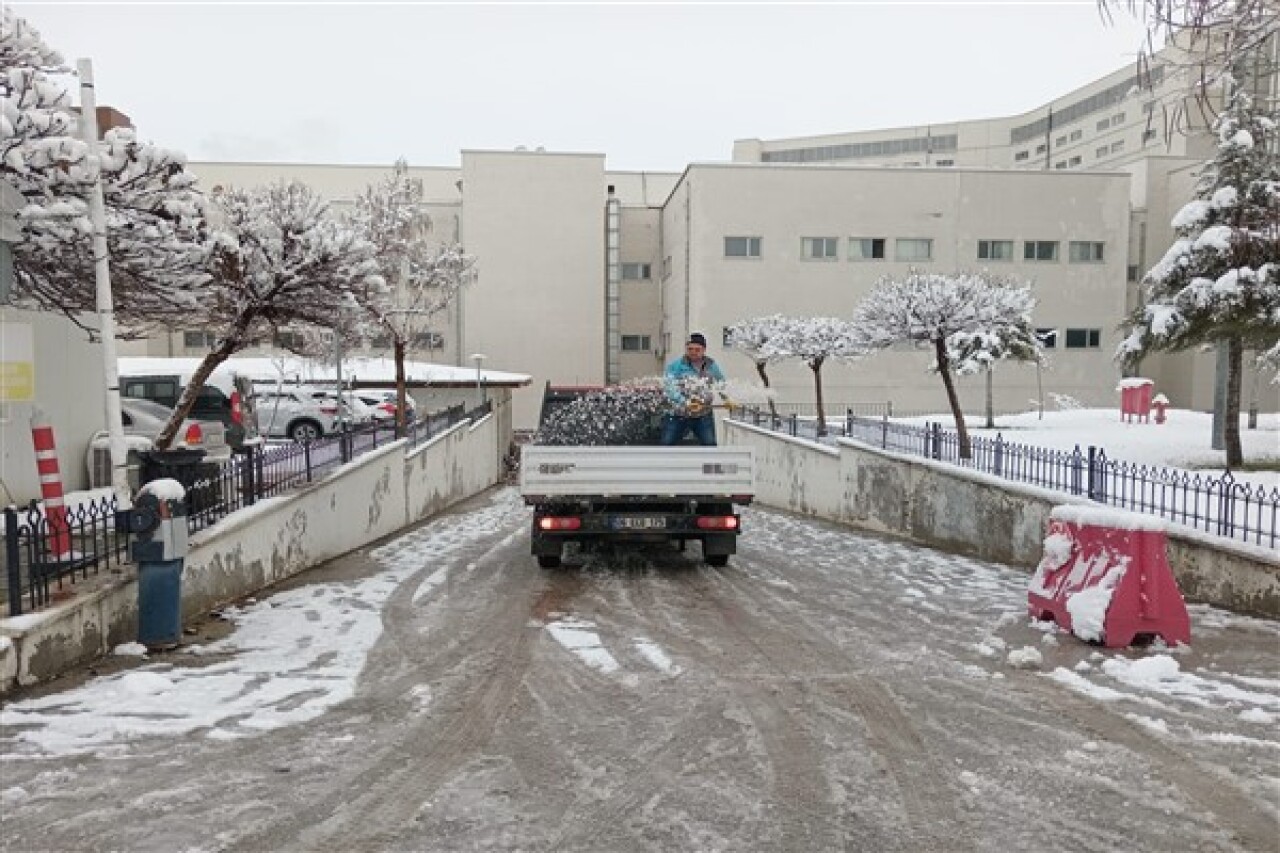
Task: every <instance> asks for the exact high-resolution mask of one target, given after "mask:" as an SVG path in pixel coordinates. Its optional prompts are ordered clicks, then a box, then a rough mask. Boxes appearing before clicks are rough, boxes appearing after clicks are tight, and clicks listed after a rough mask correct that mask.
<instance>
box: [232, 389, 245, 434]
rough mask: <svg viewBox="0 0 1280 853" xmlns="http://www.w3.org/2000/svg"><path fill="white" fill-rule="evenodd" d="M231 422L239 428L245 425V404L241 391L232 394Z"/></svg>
mask: <svg viewBox="0 0 1280 853" xmlns="http://www.w3.org/2000/svg"><path fill="white" fill-rule="evenodd" d="M231 422H232V423H233V424H236V425H237V426H240V425H242V424H244V404H243V403H242V402H241V399H240V392H239V391H232V392H231Z"/></svg>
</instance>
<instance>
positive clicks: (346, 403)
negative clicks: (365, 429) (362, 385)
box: [310, 388, 378, 427]
mask: <svg viewBox="0 0 1280 853" xmlns="http://www.w3.org/2000/svg"><path fill="white" fill-rule="evenodd" d="M310 394H311V399H313V400H324V401H328V402H329V403H331V404H334V405H336V404H337V402H338V392H336V391H334V390H333V389H332V388H323V389H313V390H311V392H310ZM342 405H343V408H344V409H345V410H346V411H347V412H348V413H349V418H348V419H349V420H350V421H351V424H352V425H353V426H357V427H359V426H364V425H365V424H371V423H373V422H374V421H376V420H377V419H378V412H377V410H376V409H374V407H373V406H371V405H369V404H368V403H366V402H365V401H364V400H363V399H361V398H360V397H359V396H357V395H356V392H354V391H343V392H342Z"/></svg>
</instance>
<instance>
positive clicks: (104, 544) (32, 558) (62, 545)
mask: <svg viewBox="0 0 1280 853" xmlns="http://www.w3.org/2000/svg"><path fill="white" fill-rule="evenodd" d="M116 515H117V513H116V499H115V496H114V495H112V496H110V497H102V498H99V499H97V500H93V501H89V502H86V503H81V504H77V505H75V506H71V507H68V509H67V514H66V520H65V522H64V521H62V520H61V519H59V518H57V517H49V516H46V515H45V513H44V510H43V508H42V507H40V506H39V505H32V506H30V507H27V508H26V509H18V508H16V507H12V506H9V507H5V509H4V557H5V566H6V569H7V572H6V578H7V583H6V584H5V590H6V593H7V596H8V600H9V615H10V616H17V615H19V614H21V613H22V612H23V609H24V608H23V602H24V599H25V600H26V608H25V609H27V610H35V609H38V608H40V607H44V606H45V605H46V604H48V603H49V602H50V601H52V600H53V598H54V597H55V596H56V595H57V594H58V593H59V591H60V590H62V589H63V588H64V586H65V585H67V584H71V583H75V581H76V579H77V578H80V579H83V578H87V577H88V576H89V575H90V574H97V573H98V572H100V571H102V570H109V569H112V568H117V569H118V568H119V566H120V565H122V564H123V563H124V562H125V561H126V560H128V556H129V554H128V551H129V548H128V545H129V534H128V532H127V530H126V529H125V528H123V527H122V526H117V524H116Z"/></svg>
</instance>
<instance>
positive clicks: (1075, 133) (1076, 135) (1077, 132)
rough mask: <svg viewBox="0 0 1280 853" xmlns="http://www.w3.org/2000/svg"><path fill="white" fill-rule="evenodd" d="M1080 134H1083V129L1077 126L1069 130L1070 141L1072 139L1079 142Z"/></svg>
mask: <svg viewBox="0 0 1280 853" xmlns="http://www.w3.org/2000/svg"><path fill="white" fill-rule="evenodd" d="M1082 136H1084V131H1083V130H1080V129H1078V128H1077V129H1076V130H1073V131H1071V141H1072V142H1079V141H1080V137H1082Z"/></svg>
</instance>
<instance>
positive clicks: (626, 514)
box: [520, 444, 755, 568]
mask: <svg viewBox="0 0 1280 853" xmlns="http://www.w3.org/2000/svg"><path fill="white" fill-rule="evenodd" d="M520 493H521V495H523V496H524V500H525V503H527V504H530V505H532V506H533V534H532V535H533V548H532V551H533V555H534V556H535V557H537V559H538V565H540V566H542V567H543V568H554V567H556V566H558V565H560V560H561V556H562V554H563V551H564V546H565V545H566V544H567V543H569V542H578V543H582V544H584V545H586V546H588V547H592V546H595V545H599V544H604V543H608V544H620V543H621V544H627V543H652V542H664V541H666V542H673V543H675V544H677V545H678V546H680V547H682V548H683V547H684V544H685V543H686V542H688V541H690V540H697V541H699V542H701V543H702V557H703V559H704V560H705V561H706V563H707V565H710V566H724V565H727V564H728V562H729V556H730V555H731V554H733V553H735V552H736V551H737V537H738V535H739V533H741V519H740V517H739V516H738V515H737V513H735V512H734V505H736V504H737V505H744V504H749V503H750V502H751V499H752V497H753V496H754V493H755V455H754V450H753V449H752V448H749V447H696V446H695V447H685V446H680V447H632V446H622V447H608V446H606V447H601V446H578V445H567V446H541V445H536V444H529V445H525V446H524V448H523V449H522V451H521V459H520Z"/></svg>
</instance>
